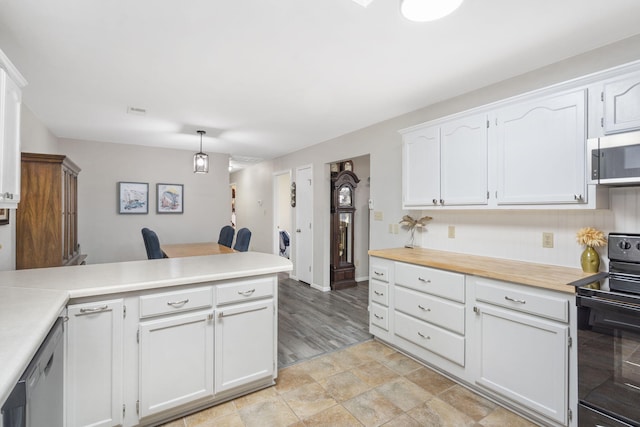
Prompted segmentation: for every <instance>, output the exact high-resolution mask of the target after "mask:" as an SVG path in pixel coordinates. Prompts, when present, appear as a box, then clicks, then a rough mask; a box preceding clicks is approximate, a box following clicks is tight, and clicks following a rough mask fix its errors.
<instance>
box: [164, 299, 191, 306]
mask: <svg viewBox="0 0 640 427" xmlns="http://www.w3.org/2000/svg"><path fill="white" fill-rule="evenodd" d="M188 302H189V298H187V299H183V300H182V301H168V302H167V305H170V306H171V307H178V306H183V305H185V304H186V303H188Z"/></svg>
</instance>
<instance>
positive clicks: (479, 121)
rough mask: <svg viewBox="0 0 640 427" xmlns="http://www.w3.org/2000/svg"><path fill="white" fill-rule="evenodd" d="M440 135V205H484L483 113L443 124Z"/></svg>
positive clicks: (484, 153) (484, 127) (484, 126)
mask: <svg viewBox="0 0 640 427" xmlns="http://www.w3.org/2000/svg"><path fill="white" fill-rule="evenodd" d="M440 134H441V136H440V138H441V139H440V167H441V172H440V177H441V181H440V187H441V193H442V197H441V199H442V200H443V204H444V205H486V204H487V161H488V159H487V118H486V116H485V115H484V114H482V115H477V116H472V117H466V118H464V119H460V120H456V121H454V122H450V123H446V124H445V125H443V126H442V129H441V131H440Z"/></svg>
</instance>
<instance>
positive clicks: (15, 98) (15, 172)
mask: <svg viewBox="0 0 640 427" xmlns="http://www.w3.org/2000/svg"><path fill="white" fill-rule="evenodd" d="M0 53H1V52H0ZM0 59H1V58H0ZM1 66H2V63H1V62H0V208H15V207H16V206H17V204H18V203H19V202H20V104H21V102H22V95H21V91H20V88H19V87H18V85H17V84H16V83H15V82H14V81H13V80H12V79H11V78H10V77H9V74H8V73H7V72H6V71H5V70H4V69H2V68H1Z"/></svg>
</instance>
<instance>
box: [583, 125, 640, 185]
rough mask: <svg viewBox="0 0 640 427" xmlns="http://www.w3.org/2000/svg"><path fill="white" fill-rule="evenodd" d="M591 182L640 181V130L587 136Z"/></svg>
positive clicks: (624, 182) (639, 182)
mask: <svg viewBox="0 0 640 427" xmlns="http://www.w3.org/2000/svg"><path fill="white" fill-rule="evenodd" d="M587 164H588V168H589V169H588V170H589V183H590V184H606V185H640V131H638V132H629V133H621V134H616V135H608V136H603V137H601V138H593V139H589V140H587Z"/></svg>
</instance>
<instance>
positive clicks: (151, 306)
mask: <svg viewBox="0 0 640 427" xmlns="http://www.w3.org/2000/svg"><path fill="white" fill-rule="evenodd" d="M211 306H213V291H212V289H211V287H210V286H207V287H203V288H196V289H185V290H179V291H172V292H163V293H160V294H151V295H143V296H141V297H140V318H145V317H152V316H159V315H162V314H168V313H180V312H183V311H189V310H195V309H199V308H207V307H211Z"/></svg>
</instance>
